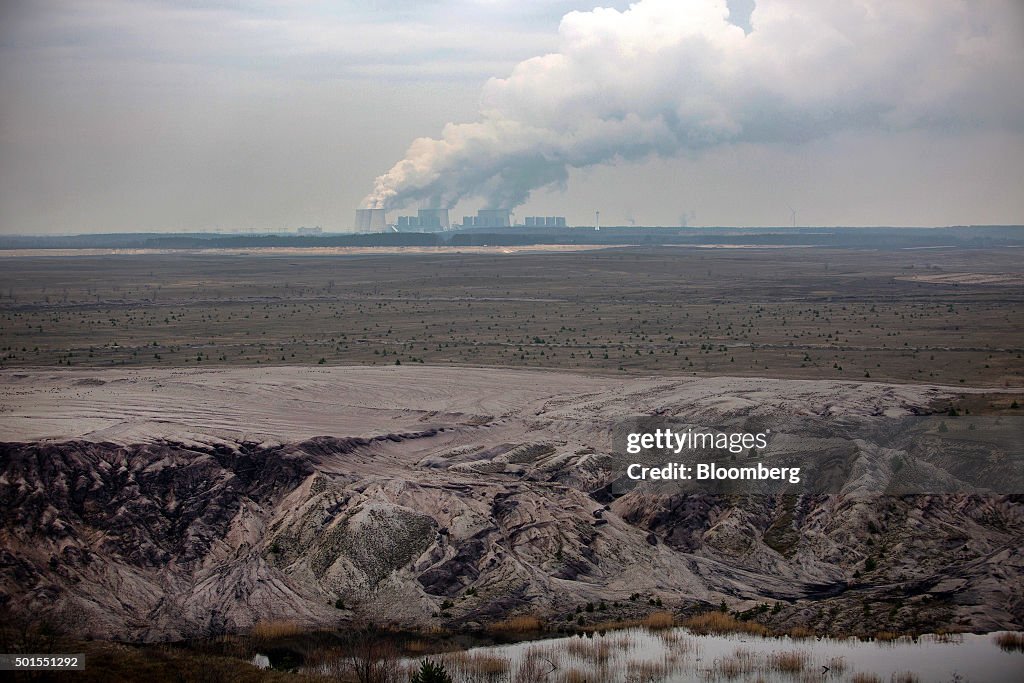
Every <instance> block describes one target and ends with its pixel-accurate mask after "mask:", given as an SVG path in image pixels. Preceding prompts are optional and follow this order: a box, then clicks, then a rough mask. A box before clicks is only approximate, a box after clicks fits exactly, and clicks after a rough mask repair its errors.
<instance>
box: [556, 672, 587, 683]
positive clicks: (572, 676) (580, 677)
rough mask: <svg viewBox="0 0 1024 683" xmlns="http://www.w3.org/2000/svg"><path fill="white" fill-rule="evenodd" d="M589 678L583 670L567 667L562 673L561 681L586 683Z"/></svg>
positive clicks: (564, 682)
mask: <svg viewBox="0 0 1024 683" xmlns="http://www.w3.org/2000/svg"><path fill="white" fill-rule="evenodd" d="M589 680H590V679H589V678H588V677H587V674H586V672H585V671H580V670H579V669H569V670H568V671H565V672H564V673H563V674H562V683H588V681H589Z"/></svg>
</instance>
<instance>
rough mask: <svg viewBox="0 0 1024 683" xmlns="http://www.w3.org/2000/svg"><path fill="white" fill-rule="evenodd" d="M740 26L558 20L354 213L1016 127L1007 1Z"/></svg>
mask: <svg viewBox="0 0 1024 683" xmlns="http://www.w3.org/2000/svg"><path fill="white" fill-rule="evenodd" d="M750 26H751V29H752V30H751V31H750V32H749V34H747V33H745V32H744V30H743V29H742V28H740V27H738V26H736V25H733V24H732V23H730V22H729V10H728V8H727V6H726V2H725V0H640V2H637V3H636V4H634V5H632V6H631V7H630V8H629V9H628V10H626V11H623V12H619V11H617V10H614V9H600V8H599V9H595V10H593V11H590V12H572V13H570V14H567V15H566V16H565V17H564V18H563V19H562V22H561V24H560V26H559V50H558V52H555V53H553V54H548V55H544V56H540V57H534V58H532V59H528V60H526V61H523V62H520V63H519V64H518V65H516V66H515V67H514V68H513V70H512V73H511V74H510V75H509V76H508V77H507V78H501V79H498V78H493V79H491V80H490V81H488V82H487V84H486V85H485V86H484V90H483V93H482V95H481V104H480V117H479V120H478V121H476V122H472V123H458V124H456V123H449V124H447V125H446V126H445V127H444V130H443V131H442V134H441V137H440V138H439V139H432V138H419V139H417V140H415V141H413V143H412V144H411V145H410V146H409V149H408V151H407V152H406V154H405V158H404V159H402V160H401V161H399V162H398V163H396V164H395V165H394V166H393V167H392V168H391V169H390V170H388V171H387V172H386V173H384V174H383V175H381V176H379V177H378V178H377V179H376V181H375V183H374V189H373V192H372V193H370V194H369V195H368V196H367V197H366V198H365V199H364V202H363V206H365V207H384V208H401V207H403V206H406V205H409V204H411V203H418V204H419V205H422V206H431V207H451V206H454V204H455V203H456V202H457V201H459V200H460V199H462V198H464V197H477V198H480V199H482V200H483V203H484V204H485V205H487V206H490V207H502V208H514V207H515V206H517V205H519V204H522V203H523V202H525V201H526V199H527V198H528V197H529V195H530V193H531V192H532V191H533V190H535V189H538V188H541V187H546V186H556V187H557V186H564V184H565V182H566V180H567V178H568V174H569V169H570V168H572V167H577V168H580V167H585V166H590V165H593V164H601V163H608V162H614V161H617V160H623V159H624V160H635V159H642V158H644V157H647V156H650V155H659V156H675V155H679V154H698V153H700V152H701V151H702V150H705V149H707V148H710V147H714V146H717V145H723V144H732V143H764V144H775V143H800V142H804V141H807V140H810V139H813V138H816V137H820V136H824V135H829V134H831V133H834V132H837V131H840V130H844V129H851V128H913V127H923V126H929V127H943V128H949V127H954V128H955V127H959V126H977V125H989V124H992V125H1010V126H1017V127H1019V126H1020V125H1021V121H1022V120H1024V116H1022V114H1024V102H1022V95H1021V93H1024V88H1022V87H1021V85H1022V81H1021V76H1020V74H1024V60H1022V55H1024V49H1021V47H1022V45H1021V44H1022V36H1024V31H1022V30H1021V29H1022V22H1021V13H1020V7H1019V6H1017V5H1015V2H1014V0H1005V1H1002V0H990V1H988V2H980V3H963V2H959V1H957V0H930V1H929V2H924V3H918V2H892V0H858V1H854V2H851V1H850V0H797V1H784V0H758V2H757V5H756V7H755V9H754V11H753V13H752V15H751V17H750ZM979 112H985V114H984V116H982V114H979Z"/></svg>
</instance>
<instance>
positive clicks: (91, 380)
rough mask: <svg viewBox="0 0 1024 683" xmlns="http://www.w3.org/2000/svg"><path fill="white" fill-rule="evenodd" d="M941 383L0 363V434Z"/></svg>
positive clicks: (272, 431)
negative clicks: (11, 366)
mask: <svg viewBox="0 0 1024 683" xmlns="http://www.w3.org/2000/svg"><path fill="white" fill-rule="evenodd" d="M956 391H957V392H960V393H963V392H964V389H963V388H957V389H956ZM952 392H953V389H952V388H951V389H949V390H948V391H944V390H942V389H941V388H939V387H935V386H926V385H884V384H873V383H869V382H837V381H829V380H820V381H799V380H772V379H762V378H749V379H748V378H735V377H722V378H703V379H694V378H686V377H680V378H675V379H673V378H670V377H649V378H636V377H632V378H614V377H603V376H596V375H595V376H587V375H582V374H578V373H565V372H551V371H542V370H506V369H492V368H465V367H460V368H438V367H430V366H426V367H414V366H402V367H366V366H349V367H325V368H319V367H287V366H278V367H269V368H225V369H212V370H200V369H195V370H190V369H140V370H135V369H132V370H93V369H71V370H59V369H47V370H20V371H14V370H10V371H5V372H3V373H0V394H2V396H3V399H2V402H0V440H3V441H40V440H53V441H63V440H71V439H85V440H89V441H96V442H100V441H109V442H113V443H122V444H130V443H141V442H145V441H151V440H154V439H160V438H176V439H180V438H182V436H183V435H184V434H196V435H199V434H204V435H207V436H209V437H214V438H218V439H232V440H254V441H260V442H272V443H281V442H290V441H300V440H303V439H309V438H313V437H316V436H364V437H365V436H373V435H376V434H387V433H392V432H399V431H407V430H412V429H419V428H422V425H423V422H424V421H425V420H427V421H430V422H432V423H439V424H443V423H446V422H452V423H458V422H461V421H465V420H467V419H470V418H472V417H473V416H486V417H488V418H493V417H496V416H501V417H505V418H509V417H516V418H520V419H524V418H532V417H535V416H538V415H542V414H544V415H549V416H550V415H559V416H564V417H567V418H579V419H580V420H582V421H584V422H590V421H593V420H605V421H609V422H610V421H613V420H614V419H617V418H621V417H624V416H629V415H635V414H646V413H648V412H650V411H652V410H657V409H660V408H663V407H664V406H672V405H677V406H679V405H689V406H691V407H692V409H693V410H701V409H707V408H708V407H713V408H715V409H717V410H719V411H726V410H727V409H729V408H734V409H749V408H751V407H754V406H771V405H773V404H779V403H782V402H784V403H785V404H786V405H787V406H788V407H790V409H792V410H798V411H808V412H814V413H815V414H816V413H818V412H820V411H821V410H823V409H824V407H826V406H831V404H833V403H835V404H836V405H835V406H833V407H831V408H829V409H831V410H840V404H841V406H842V409H843V410H850V411H860V412H862V413H863V414H871V412H872V411H873V410H875V409H876V407H877V406H878V405H879V404H881V403H884V404H885V405H886V406H887V408H886V409H887V410H890V411H892V412H893V413H894V414H898V413H899V412H900V411H901V406H908V405H925V404H927V403H928V402H929V401H931V400H934V399H935V398H937V397H939V396H943V395H946V394H951V393H952ZM552 406H557V409H555V408H552ZM569 427H571V425H570V426H569Z"/></svg>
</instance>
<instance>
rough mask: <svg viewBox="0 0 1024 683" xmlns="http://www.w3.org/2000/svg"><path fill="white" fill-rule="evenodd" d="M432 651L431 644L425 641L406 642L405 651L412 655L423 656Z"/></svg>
mask: <svg viewBox="0 0 1024 683" xmlns="http://www.w3.org/2000/svg"><path fill="white" fill-rule="evenodd" d="M430 650H431V646H430V643H428V642H427V641H425V640H407V641H406V642H405V651H406V652H408V653H409V654H411V655H421V654H423V653H424V652H429V651H430Z"/></svg>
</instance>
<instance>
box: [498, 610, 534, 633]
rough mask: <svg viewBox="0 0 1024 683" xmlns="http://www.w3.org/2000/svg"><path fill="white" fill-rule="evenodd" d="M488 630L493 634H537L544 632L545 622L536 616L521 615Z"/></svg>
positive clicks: (499, 622) (505, 620)
mask: <svg viewBox="0 0 1024 683" xmlns="http://www.w3.org/2000/svg"><path fill="white" fill-rule="evenodd" d="M488 630H489V631H491V632H492V633H537V632H539V631H543V630H544V622H543V621H541V620H540V619H539V618H537V617H535V616H532V615H528V614H521V615H519V616H515V617H509V618H508V619H504V620H502V621H498V622H495V623H493V624H491V625H490V626H489V627H488Z"/></svg>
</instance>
